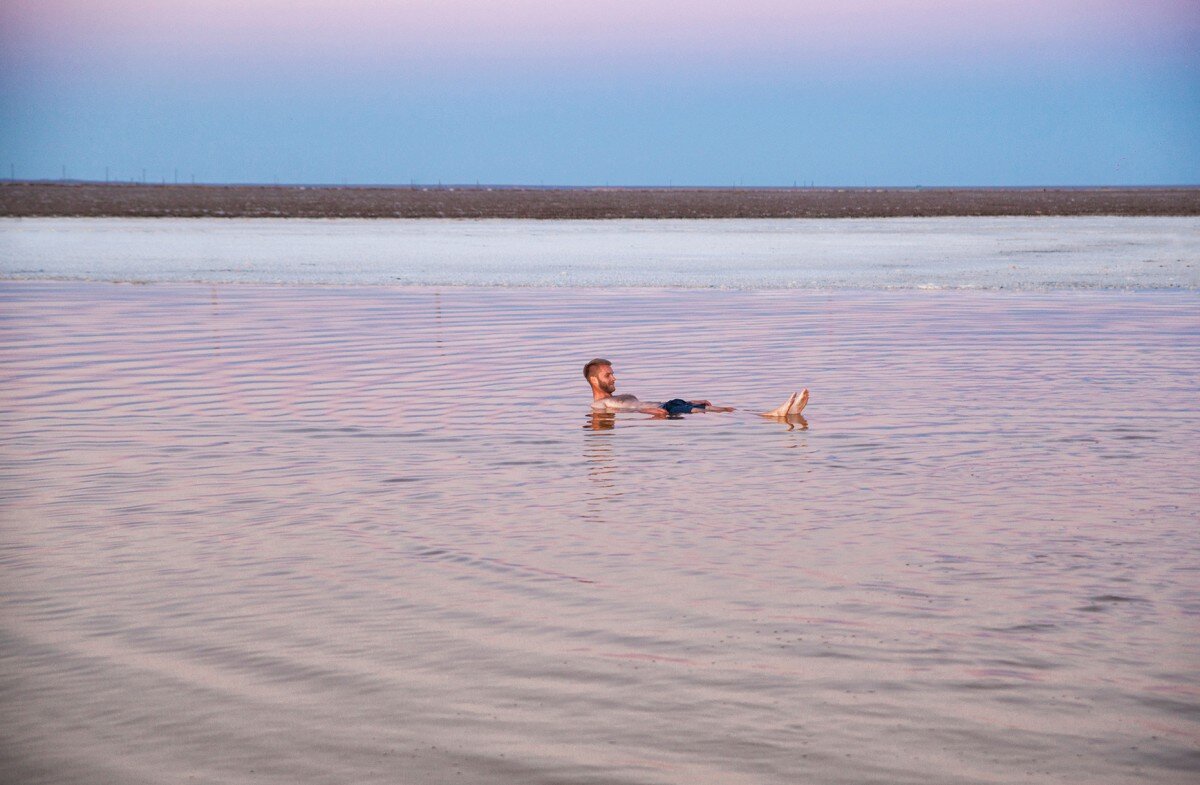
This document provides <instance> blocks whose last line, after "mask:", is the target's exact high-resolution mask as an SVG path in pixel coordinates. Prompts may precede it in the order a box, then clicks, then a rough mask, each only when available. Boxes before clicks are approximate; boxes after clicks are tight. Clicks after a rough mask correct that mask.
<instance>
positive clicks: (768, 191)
mask: <svg viewBox="0 0 1200 785" xmlns="http://www.w3.org/2000/svg"><path fill="white" fill-rule="evenodd" d="M0 215H5V216H114V217H154V218H167V217H171V218H192V217H246V218H541V219H564V218H565V219H571V218H886V217H916V216H973V215H985V216H1013V215H1054V216H1067V215H1142V216H1144V215H1158V216H1171V215H1175V216H1181V215H1183V216H1191V215H1200V188H1197V187H1192V188H1167V187H1164V188H910V189H902V188H880V189H875V188H796V189H787V188H779V189H774V188H512V187H503V188H488V187H478V186H467V187H441V186H439V187H433V186H429V187H421V186H416V187H333V186H307V187H301V186H245V185H230V186H220V185H137V184H119V185H118V184H105V183H20V182H17V183H4V184H0Z"/></svg>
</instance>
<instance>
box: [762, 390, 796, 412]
mask: <svg viewBox="0 0 1200 785" xmlns="http://www.w3.org/2000/svg"><path fill="white" fill-rule="evenodd" d="M805 392H806V393H807V390H806V391H805ZM798 397H799V395H798V394H797V393H792V395H791V397H790V398H788V399H787V401H786V402H784V404H783V405H782V406H779V407H776V408H774V409H772V410H771V411H769V412H762V416H763V417H787V414H788V411H789V410H790V409H791V407H792V404H793V403H795V402H796V399H797V398H798ZM806 402H807V401H806Z"/></svg>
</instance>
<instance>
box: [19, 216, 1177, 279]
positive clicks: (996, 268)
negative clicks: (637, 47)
mask: <svg viewBox="0 0 1200 785" xmlns="http://www.w3.org/2000/svg"><path fill="white" fill-rule="evenodd" d="M3 278H8V279H37V280H41V279H48V278H59V279H71V280H101V281H135V282H180V281H204V282H225V283H233V282H237V283H286V284H293V283H303V284H339V285H348V284H352V285H380V284H387V285H395V284H406V285H423V286H432V285H438V286H446V285H452V286H463V285H466V286H542V287H545V286H554V287H578V286H601V287H614V286H622V287H688V288H729V289H755V290H761V289H844V288H853V289H1032V290H1045V289H1142V290H1145V289H1189V290H1196V289H1200V218H1195V217H1159V218H1146V217H1121V216H1092V217H1071V218H1055V217H1049V216H1023V217H1013V218H980V217H969V218H865V219H845V218H841V219H831V220H820V219H815V220H814V219H747V220H741V219H732V220H730V219H722V220H613V221H530V220H415V221H414V220H408V219H398V220H387V219H382V220H381V219H373V218H372V219H339V220H308V219H287V220H283V219H251V218H182V219H171V218H0V279H3Z"/></svg>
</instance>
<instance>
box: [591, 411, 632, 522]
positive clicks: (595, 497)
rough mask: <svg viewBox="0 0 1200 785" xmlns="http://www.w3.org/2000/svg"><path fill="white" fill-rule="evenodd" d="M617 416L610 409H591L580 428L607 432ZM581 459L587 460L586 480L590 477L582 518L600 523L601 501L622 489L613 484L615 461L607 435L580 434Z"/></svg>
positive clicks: (607, 500)
mask: <svg viewBox="0 0 1200 785" xmlns="http://www.w3.org/2000/svg"><path fill="white" fill-rule="evenodd" d="M616 422H617V418H616V415H614V414H613V413H612V412H591V413H590V414H589V415H588V419H587V422H586V423H585V424H584V426H583V428H584V430H585V431H611V430H612V429H613V428H614V427H615V426H616ZM583 458H584V460H585V461H586V462H587V473H588V479H589V480H591V484H590V486H589V492H588V494H587V495H588V502H589V503H588V504H586V505H584V508H583V510H584V511H583V513H582V517H583V518H584V520H588V521H594V522H597V523H600V522H602V520H603V518H602V516H601V511H602V510H604V509H606V507H605V505H604V504H603V502H611V501H613V500H615V499H619V498H620V497H621V496H622V495H623V493H624V491H623V490H622V489H621V486H620V485H619V484H618V483H617V478H616V473H617V462H616V459H615V458H614V457H613V440H612V438H611V437H610V436H608V435H607V434H605V435H603V436H602V435H600V434H592V433H589V434H587V435H586V436H584V442H583Z"/></svg>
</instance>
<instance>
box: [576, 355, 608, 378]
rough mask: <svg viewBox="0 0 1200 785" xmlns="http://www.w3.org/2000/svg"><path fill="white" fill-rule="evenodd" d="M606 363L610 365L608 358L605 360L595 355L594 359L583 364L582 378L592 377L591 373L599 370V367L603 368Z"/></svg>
mask: <svg viewBox="0 0 1200 785" xmlns="http://www.w3.org/2000/svg"><path fill="white" fill-rule="evenodd" d="M606 365H607V366H608V367H609V368H611V367H612V363H610V362H609V361H608V360H605V359H604V358H603V357H597V358H596V359H594V360H592V361H591V362H589V363H588V364H587V365H585V366H583V378H585V379H590V378H592V374H594V373H596V371H598V370H600V369H601V368H603V367H604V366H606Z"/></svg>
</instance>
